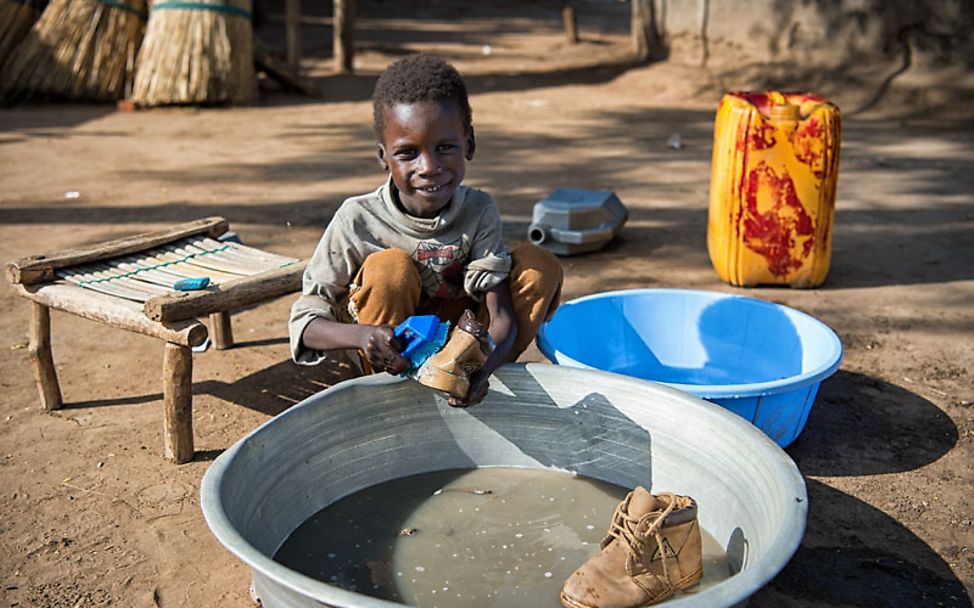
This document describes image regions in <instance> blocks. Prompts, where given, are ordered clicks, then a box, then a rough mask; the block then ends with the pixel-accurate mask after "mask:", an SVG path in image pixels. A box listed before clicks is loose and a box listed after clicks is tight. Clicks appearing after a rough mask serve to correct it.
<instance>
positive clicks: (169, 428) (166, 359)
mask: <svg viewBox="0 0 974 608" xmlns="http://www.w3.org/2000/svg"><path fill="white" fill-rule="evenodd" d="M162 383H163V387H162V401H163V407H164V408H165V422H164V424H165V428H164V430H163V442H164V443H163V451H164V455H165V457H166V459H167V460H170V461H172V462H175V463H176V464H182V463H184V462H189V461H190V460H192V459H193V351H192V349H190V347H188V346H180V345H179V344H173V343H172V342H166V351H165V353H164V355H163V359H162Z"/></svg>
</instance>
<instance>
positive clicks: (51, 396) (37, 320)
mask: <svg viewBox="0 0 974 608" xmlns="http://www.w3.org/2000/svg"><path fill="white" fill-rule="evenodd" d="M28 352H29V353H30V359H31V362H32V363H33V364H34V380H36V381H37V390H38V392H39V393H40V397H41V406H42V407H43V408H44V409H45V410H48V411H51V410H59V409H61V404H62V401H61V387H60V386H59V385H58V381H57V370H56V369H55V368H54V357H53V356H52V355H51V309H50V308H48V307H47V306H44V305H43V304H38V303H37V302H31V303H30V344H29V346H28Z"/></svg>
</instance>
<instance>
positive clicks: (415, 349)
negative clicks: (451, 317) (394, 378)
mask: <svg viewBox="0 0 974 608" xmlns="http://www.w3.org/2000/svg"><path fill="white" fill-rule="evenodd" d="M449 333H450V322H449V321H440V319H439V318H438V317H437V316H436V315H415V316H412V317H409V318H408V319H406V320H405V321H403V322H402V323H400V324H399V326H398V327H396V329H395V335H396V338H397V339H398V340H399V344H400V345H401V346H402V352H401V353H400V354H401V355H402V357H403V358H404V359H406V360H407V361H409V367H408V368H407V369H406V370H404V371H403V372H402V373H401V374H400V376H410V375H411V374H413V373H414V372H415V371H416V370H418V369H419V368H420V366H422V365H423V363H425V362H426V360H427V359H429V358H430V357H432V356H433V355H435V354H436V353H438V352H439V351H440V349H441V348H443V345H444V344H446V338H447V336H448V335H449Z"/></svg>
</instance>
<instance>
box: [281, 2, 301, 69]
mask: <svg viewBox="0 0 974 608" xmlns="http://www.w3.org/2000/svg"><path fill="white" fill-rule="evenodd" d="M284 21H285V25H284V31H285V38H286V40H287V67H288V69H289V70H291V73H292V74H295V75H297V74H298V73H299V71H300V69H301V0H286V1H285V3H284Z"/></svg>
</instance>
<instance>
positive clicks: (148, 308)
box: [7, 217, 305, 463]
mask: <svg viewBox="0 0 974 608" xmlns="http://www.w3.org/2000/svg"><path fill="white" fill-rule="evenodd" d="M228 230H229V224H228V223H227V221H226V220H225V219H224V218H222V217H210V218H206V219H201V220H197V221H194V222H188V223H185V224H180V225H177V226H173V227H172V228H170V229H168V230H162V231H158V232H149V233H144V234H138V235H135V236H131V237H127V238H122V239H118V240H114V241H108V242H105V243H98V244H95V245H89V246H86V247H79V248H77V249H71V250H67V251H59V252H56V253H50V254H45V255H35V256H30V257H27V258H22V259H20V260H16V261H13V262H9V263H8V264H7V278H8V279H9V280H10V282H11V283H12V284H13V285H14V291H15V292H16V293H17V294H18V295H20V296H22V297H24V298H27V299H28V300H30V307H31V320H30V345H29V352H30V358H31V361H32V363H33V366H34V377H35V379H36V381H37V388H38V391H39V393H40V399H41V405H42V406H43V407H44V408H45V409H47V410H56V409H59V408H60V407H61V405H62V399H61V388H60V386H59V385H58V378H57V371H56V370H55V367H54V359H53V356H52V353H51V317H50V309H51V308H55V309H57V310H62V311H64V312H69V313H72V314H75V315H78V316H80V317H84V318H86V319H91V320H93V321H99V322H101V323H105V324H107V325H110V326H112V327H117V328H119V329H125V330H128V331H133V332H136V333H140V334H145V335H147V336H152V337H153V338H158V339H160V340H162V341H164V342H165V349H164V354H163V359H162V376H163V406H164V412H165V425H164V434H163V451H164V455H165V457H166V458H167V459H169V460H171V461H173V462H176V463H184V462H188V461H190V460H192V459H193V388H192V383H193V378H192V376H193V351H192V347H194V346H199V345H202V344H204V343H205V341H206V339H207V338H208V337H211V338H212V342H213V345H214V347H215V348H217V349H226V348H230V347H231V346H233V332H232V327H231V324H230V311H231V310H233V309H235V308H240V307H243V306H248V305H251V304H256V303H260V302H265V301H267V300H271V299H273V298H276V297H278V296H281V295H284V294H287V293H292V292H295V291H299V290H300V289H301V275H302V273H303V271H304V266H305V262H302V261H301V260H296V259H293V258H288V257H284V256H279V255H275V254H272V253H268V252H265V251H261V250H259V249H254V248H252V247H246V246H244V245H241V244H239V243H236V242H232V241H229V240H218V239H219V237H221V236H223V235H225V233H227V231H228ZM202 276H206V277H208V278H209V279H210V283H209V286H208V287H206V288H204V289H202V290H197V291H177V290H174V289H173V284H174V283H175V282H176V281H177V280H180V279H183V278H196V277H202ZM205 315H209V319H210V326H211V327H210V330H209V331H207V327H206V325H204V324H203V323H202V322H201V321H200V320H199V319H198V317H202V316H205Z"/></svg>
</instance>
